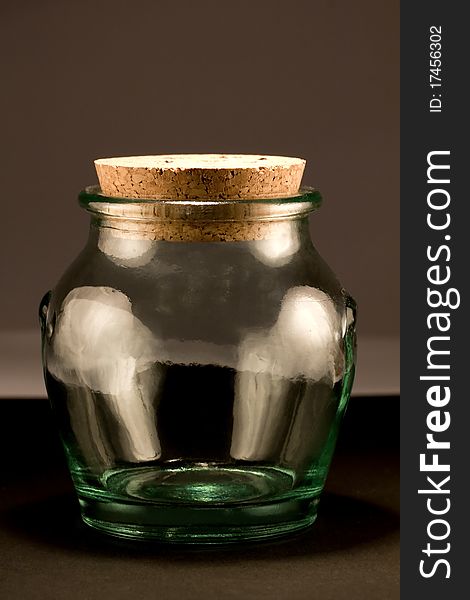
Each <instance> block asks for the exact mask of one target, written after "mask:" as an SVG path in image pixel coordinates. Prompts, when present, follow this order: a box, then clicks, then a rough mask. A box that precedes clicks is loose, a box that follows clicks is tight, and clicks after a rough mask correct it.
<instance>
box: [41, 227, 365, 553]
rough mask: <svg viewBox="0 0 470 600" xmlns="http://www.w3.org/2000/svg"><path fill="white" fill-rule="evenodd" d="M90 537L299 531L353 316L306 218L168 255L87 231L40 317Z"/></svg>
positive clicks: (104, 230) (124, 236) (311, 511)
mask: <svg viewBox="0 0 470 600" xmlns="http://www.w3.org/2000/svg"><path fill="white" fill-rule="evenodd" d="M41 315H42V317H41V318H42V331H43V361H44V370H45V378H46V386H47V390H48V394H49V398H50V400H51V403H52V406H53V409H54V411H55V414H56V416H57V419H58V423H59V428H60V432H61V436H62V440H63V443H64V447H65V451H66V455H67V459H68V464H69V467H70V471H71V475H72V478H73V481H74V485H75V487H76V490H77V494H78V497H79V501H80V505H81V510H82V515H83V518H84V520H85V522H87V523H88V524H90V525H92V526H93V527H95V528H98V529H102V530H103V531H106V532H108V533H111V534H113V535H117V536H122V537H131V538H150V539H160V540H166V541H171V542H189V543H191V542H195V543H199V542H208V543H220V542H222V543H225V542H230V541H237V540H246V539H257V538H263V537H269V536H278V535H281V534H284V533H287V532H290V531H295V530H298V529H301V528H303V527H305V526H307V525H309V524H310V523H312V522H313V521H314V519H315V517H316V507H317V503H318V498H319V495H320V493H321V490H322V488H323V486H324V483H325V479H326V476H327V472H328V468H329V464H330V461H331V457H332V453H333V450H334V446H335V442H336V437H337V433H338V426H339V423H340V420H341V416H342V414H343V412H344V409H345V407H346V404H347V400H348V398H349V393H350V388H351V385H352V380H353V375H354V346H355V339H354V303H353V301H352V300H351V299H350V298H349V297H348V296H347V295H346V294H345V293H344V291H343V290H342V288H341V286H340V285H339V283H338V281H337V280H336V278H335V276H334V275H333V273H332V272H331V270H330V269H329V268H328V267H327V265H326V264H325V263H324V261H323V260H322V259H321V258H320V256H319V255H318V253H317V252H316V250H315V249H314V247H313V245H312V243H311V240H310V236H309V233H308V223H307V218H306V217H305V216H304V217H302V218H297V219H289V220H286V221H285V224H284V225H283V224H282V223H280V224H278V225H277V229H276V234H275V235H274V236H273V237H271V238H270V239H262V240H246V241H243V240H236V241H210V242H208V241H187V242H185V241H181V240H179V241H169V240H161V239H160V240H159V239H151V236H149V235H141V234H138V233H136V232H135V231H134V232H129V231H127V232H123V231H119V230H117V229H115V228H113V227H109V226H108V225H107V224H106V223H104V222H102V221H100V220H99V219H94V220H93V222H92V226H91V230H90V238H89V241H88V244H87V246H86V247H85V249H84V250H83V252H82V253H81V255H80V256H79V257H78V258H77V260H76V261H75V262H74V264H73V265H72V266H71V267H70V268H69V269H68V271H67V272H66V273H65V275H64V276H63V277H62V279H61V281H60V282H59V284H58V285H57V286H56V288H55V289H54V290H53V291H52V293H51V294H50V295H49V296H47V297H46V298H45V300H44V301H43V304H42V309H41Z"/></svg>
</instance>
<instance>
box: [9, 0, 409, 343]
mask: <svg viewBox="0 0 470 600" xmlns="http://www.w3.org/2000/svg"><path fill="white" fill-rule="evenodd" d="M398 11H399V2H398V0H388V1H386V2H377V1H376V0H356V1H354V2H352V1H348V0H310V1H308V0H305V1H296V0H291V1H289V2H280V1H275V0H271V1H263V0H258V1H253V0H250V1H241V0H237V1H230V2H228V1H222V0H218V1H215V0H214V1H212V0H211V1H209V0H199V1H197V2H191V1H183V0H179V1H178V2H158V1H156V0H145V1H143V0H134V1H127V2H122V1H118V0H105V1H99V0H95V1H87V0H81V1H76V2H74V1H68V2H67V1H64V0H62V1H61V0H55V1H53V0H49V1H47V0H45V1H42V2H34V1H33V0H30V1H25V0H16V1H14V2H13V1H11V0H8V1H5V0H4V1H3V2H2V9H1V13H2V16H1V19H0V22H1V25H0V46H1V56H2V62H3V63H4V65H3V69H2V72H3V74H2V87H3V91H2V93H1V94H0V111H1V115H2V117H3V125H2V130H3V133H2V137H3V140H2V141H3V143H2V157H1V168H2V202H1V216H2V218H1V222H2V233H1V238H0V239H1V252H0V268H1V272H2V283H3V291H2V294H1V295H0V302H1V305H0V329H3V330H9V329H18V328H22V329H26V328H30V327H34V326H35V325H36V313H37V308H36V307H37V304H38V301H39V299H40V297H41V295H42V294H43V292H45V291H46V290H47V289H48V288H50V287H51V286H53V285H54V283H55V282H56V281H57V279H58V277H59V276H60V274H61V272H62V271H63V269H64V268H65V267H66V265H68V264H69V263H70V261H71V260H72V258H73V257H74V256H75V255H76V254H77V252H78V250H79V249H80V247H81V246H82V244H83V243H84V241H85V239H86V235H87V220H88V219H87V216H86V214H84V213H83V211H81V210H80V209H79V208H78V206H77V203H76V196H77V192H78V191H79V190H80V189H81V188H82V187H84V186H85V185H88V184H90V183H93V182H94V181H95V179H96V177H95V174H94V169H93V166H92V160H93V159H94V158H96V157H104V156H113V155H115V156H116V155H126V154H146V153H152V154H153V153H155V154H159V153H173V152H246V153H250V152H253V153H268V154H286V155H293V156H302V157H304V158H306V159H307V160H308V166H307V170H306V175H305V179H304V181H305V183H308V184H311V185H315V186H316V187H318V188H319V189H320V190H321V191H322V192H323V195H324V197H325V204H324V206H323V208H322V209H321V211H320V212H319V213H317V214H315V215H314V216H313V217H312V224H311V227H312V232H313V235H314V240H315V242H316V245H317V247H318V249H319V250H320V252H321V253H322V255H323V256H324V257H325V258H326V260H327V261H328V262H329V263H330V265H331V266H332V267H333V269H334V270H335V271H336V272H337V274H338V275H339V277H340V279H341V280H342V282H343V284H344V285H345V287H347V288H348V289H349V291H350V292H351V293H352V294H353V295H354V296H355V297H356V299H357V301H358V303H359V306H360V331H361V332H362V333H363V334H367V335H390V334H395V333H397V332H398V319H399V317H398V296H399V289H398V285H399V283H398V268H399V266H398V241H399V239H398V238H399V230H398V202H399V154H398V144H399V87H398V86H399V73H398V67H399V25H398V20H399V13H398Z"/></svg>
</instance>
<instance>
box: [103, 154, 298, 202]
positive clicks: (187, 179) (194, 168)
mask: <svg viewBox="0 0 470 600" xmlns="http://www.w3.org/2000/svg"><path fill="white" fill-rule="evenodd" d="M305 162H306V161H305V160H303V159H301V158H292V157H286V156H267V155H249V154H168V155H159V156H125V157H118V158H100V159H97V160H95V167H96V172H97V174H98V179H99V182H100V186H101V191H102V193H103V194H105V195H106V196H110V197H121V198H149V199H158V200H214V199H224V200H231V199H234V200H235V199H257V198H260V199H262V198H266V199H267V198H276V197H282V196H292V195H295V194H297V192H298V190H299V187H300V182H301V179H302V175H303V172H304V168H305Z"/></svg>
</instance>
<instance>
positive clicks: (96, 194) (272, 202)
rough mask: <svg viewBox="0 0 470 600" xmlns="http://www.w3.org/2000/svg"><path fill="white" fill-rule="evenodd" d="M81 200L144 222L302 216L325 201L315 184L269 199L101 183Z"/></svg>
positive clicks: (96, 209)
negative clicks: (145, 194) (117, 190)
mask: <svg viewBox="0 0 470 600" xmlns="http://www.w3.org/2000/svg"><path fill="white" fill-rule="evenodd" d="M78 199H79V203H80V206H82V207H83V208H85V210H87V211H88V212H90V213H92V214H95V215H103V216H109V217H114V218H120V217H121V218H124V219H132V220H134V219H135V220H144V221H148V220H152V221H154V220H171V221H179V220H184V221H196V220H197V221H254V220H256V221H257V220H269V221H271V220H276V219H286V218H295V217H300V216H302V215H306V214H308V213H310V212H312V211H314V210H316V209H318V208H319V207H320V206H321V204H322V196H321V194H320V192H319V191H318V190H316V189H314V188H312V187H301V188H300V190H299V192H298V194H296V195H294V196H281V197H274V198H266V199H263V198H256V199H212V198H211V199H207V200H171V199H170V200H165V199H155V198H120V197H114V196H106V195H104V194H103V193H102V192H101V188H100V186H99V185H93V186H88V187H86V188H85V189H84V190H83V191H82V192H80V194H79V197H78Z"/></svg>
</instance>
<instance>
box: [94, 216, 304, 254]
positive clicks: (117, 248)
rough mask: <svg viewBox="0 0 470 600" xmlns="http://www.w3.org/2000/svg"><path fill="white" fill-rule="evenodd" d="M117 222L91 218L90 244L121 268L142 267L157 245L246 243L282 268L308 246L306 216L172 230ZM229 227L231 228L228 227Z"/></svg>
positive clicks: (192, 225) (168, 226)
mask: <svg viewBox="0 0 470 600" xmlns="http://www.w3.org/2000/svg"><path fill="white" fill-rule="evenodd" d="M118 225H119V226H118V227H117V226H116V223H114V222H113V221H110V220H109V219H102V218H97V217H96V215H95V216H93V218H92V222H91V227H90V238H89V245H91V246H94V247H97V248H98V249H99V250H100V251H101V252H103V253H104V254H105V255H107V256H108V258H110V259H111V260H112V261H113V262H117V263H118V264H122V265H123V266H139V265H141V264H145V263H146V262H148V260H150V259H151V257H152V256H155V255H156V253H157V254H158V251H157V248H158V246H159V244H160V243H165V244H167V243H168V242H171V243H174V244H175V246H176V245H181V244H183V243H204V244H207V245H208V246H211V245H212V244H214V243H215V242H218V243H219V244H220V243H225V244H227V246H229V245H230V246H234V248H235V247H238V246H239V245H240V244H243V243H245V244H248V247H249V250H250V252H251V253H252V254H254V255H255V256H256V257H257V258H258V260H260V262H262V263H264V264H266V265H269V266H282V265H284V264H287V263H288V262H290V260H291V258H292V257H293V256H294V255H295V254H297V252H299V251H300V250H301V249H306V248H307V247H308V246H311V244H312V242H311V239H310V232H309V223H308V217H307V216H306V215H304V216H302V217H298V218H291V219H280V220H276V221H270V222H254V223H249V222H245V223H229V224H225V227H223V225H224V224H222V223H217V224H216V225H215V224H214V223H213V222H208V223H201V222H197V223H187V224H186V226H185V228H184V229H181V228H176V229H174V228H173V225H172V224H171V223H166V224H165V223H161V222H159V221H157V222H153V223H152V224H150V223H145V224H144V225H143V226H142V224H141V227H139V228H138V227H136V226H135V223H133V224H132V225H131V226H129V225H128V224H127V222H125V223H122V222H120V223H119V224H118ZM227 225H229V226H230V227H227ZM142 261H144V262H142Z"/></svg>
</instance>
